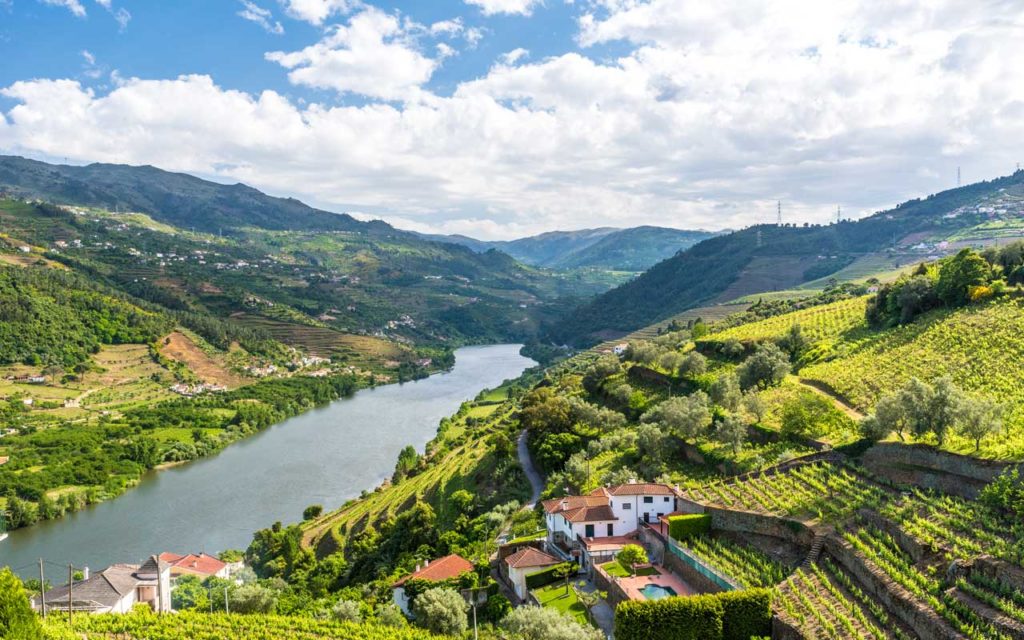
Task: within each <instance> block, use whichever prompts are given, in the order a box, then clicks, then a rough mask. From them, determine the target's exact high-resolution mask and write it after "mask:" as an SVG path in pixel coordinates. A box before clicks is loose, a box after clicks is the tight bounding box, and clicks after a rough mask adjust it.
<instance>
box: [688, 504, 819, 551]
mask: <svg viewBox="0 0 1024 640" xmlns="http://www.w3.org/2000/svg"><path fill="white" fill-rule="evenodd" d="M704 512H705V513H708V514H710V515H711V528H712V529H714V530H721V531H735V532H739V533H753V534H757V535H759V536H768V537H771V538H778V539H780V540H785V541H786V542H790V543H793V544H796V545H798V546H801V547H804V548H806V549H809V548H810V546H811V543H812V542H814V531H812V530H811V528H810V527H808V526H807V525H806V524H804V523H803V522H800V521H799V520H793V519H790V518H783V517H780V516H772V515H767V514H764V513H755V512H753V511H736V510H732V509H726V508H723V507H715V506H710V505H709V506H706V507H704Z"/></svg>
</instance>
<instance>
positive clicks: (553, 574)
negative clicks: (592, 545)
mask: <svg viewBox="0 0 1024 640" xmlns="http://www.w3.org/2000/svg"><path fill="white" fill-rule="evenodd" d="M565 565H569V574H570V575H572V574H573V573H576V571H578V570H579V566H578V565H577V564H576V563H574V562H571V563H570V562H563V563H562V564H556V565H555V566H553V567H548V568H547V569H541V570H540V571H538V572H536V573H531V574H530V575H528V576H526V588H527V589H529V590H531V591H532V590H534V589H539V588H540V587H545V586H547V585H549V584H551V583H552V582H555V581H556V580H561V579H563V578H565V573H564V571H565Z"/></svg>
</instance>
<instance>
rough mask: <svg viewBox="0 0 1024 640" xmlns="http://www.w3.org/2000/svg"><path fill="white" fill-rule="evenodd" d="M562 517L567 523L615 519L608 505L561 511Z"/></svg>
mask: <svg viewBox="0 0 1024 640" xmlns="http://www.w3.org/2000/svg"><path fill="white" fill-rule="evenodd" d="M562 516H563V517H564V518H565V519H566V520H568V521H569V522H602V521H605V520H615V519H616V517H615V513H614V512H613V511H612V508H611V505H609V504H608V503H605V504H600V505H597V506H595V507H579V508H578V509H571V510H569V511H563V512H562Z"/></svg>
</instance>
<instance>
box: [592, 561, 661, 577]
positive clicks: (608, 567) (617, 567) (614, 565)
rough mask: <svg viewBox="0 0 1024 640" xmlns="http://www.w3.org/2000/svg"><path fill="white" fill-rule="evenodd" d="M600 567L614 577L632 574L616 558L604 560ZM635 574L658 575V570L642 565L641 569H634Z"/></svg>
mask: <svg viewBox="0 0 1024 640" xmlns="http://www.w3.org/2000/svg"><path fill="white" fill-rule="evenodd" d="M601 568H602V569H604V571H605V573H607V574H608V575H610V576H612V577H614V578H630V577H632V576H633V574H632V573H631V572H630V570H629V569H627V568H626V567H624V566H622V565H621V564H620V563H619V561H618V560H612V561H611V562H606V563H604V564H602V565H601ZM636 575H638V576H656V575H658V570H657V569H655V568H654V567H643V568H642V569H637V570H636Z"/></svg>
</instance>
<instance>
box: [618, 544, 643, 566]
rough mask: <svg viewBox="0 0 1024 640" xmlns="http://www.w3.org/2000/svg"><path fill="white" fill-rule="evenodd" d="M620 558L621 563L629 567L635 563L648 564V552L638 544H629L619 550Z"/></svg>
mask: <svg viewBox="0 0 1024 640" xmlns="http://www.w3.org/2000/svg"><path fill="white" fill-rule="evenodd" d="M618 560H619V564H621V565H622V566H623V567H625V568H627V569H628V568H630V567H632V566H633V565H635V564H646V563H647V552H646V551H644V548H643V547H641V546H640V545H638V544H627V545H626V546H624V547H622V551H619V556H618Z"/></svg>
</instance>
